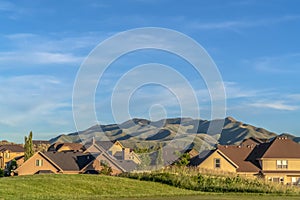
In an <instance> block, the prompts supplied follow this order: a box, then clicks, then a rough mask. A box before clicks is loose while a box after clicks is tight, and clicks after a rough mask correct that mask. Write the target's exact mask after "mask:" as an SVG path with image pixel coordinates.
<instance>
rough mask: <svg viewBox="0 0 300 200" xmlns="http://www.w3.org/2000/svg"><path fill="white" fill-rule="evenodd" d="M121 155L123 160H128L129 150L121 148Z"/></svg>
mask: <svg viewBox="0 0 300 200" xmlns="http://www.w3.org/2000/svg"><path fill="white" fill-rule="evenodd" d="M122 154H123V156H122V157H123V160H130V159H129V154H130V148H123V149H122Z"/></svg>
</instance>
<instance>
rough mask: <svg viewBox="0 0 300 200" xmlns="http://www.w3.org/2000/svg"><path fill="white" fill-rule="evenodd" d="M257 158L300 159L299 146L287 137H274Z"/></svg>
mask: <svg viewBox="0 0 300 200" xmlns="http://www.w3.org/2000/svg"><path fill="white" fill-rule="evenodd" d="M258 158H261V159H264V158H300V144H298V143H296V142H294V141H293V140H290V139H288V138H287V137H276V138H274V140H273V141H272V142H271V143H269V145H268V148H267V149H266V150H265V151H264V153H263V154H261V155H260V156H258Z"/></svg>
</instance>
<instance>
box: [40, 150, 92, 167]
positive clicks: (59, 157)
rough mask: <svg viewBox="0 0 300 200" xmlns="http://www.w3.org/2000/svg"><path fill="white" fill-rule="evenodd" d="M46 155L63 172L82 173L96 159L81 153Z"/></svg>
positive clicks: (52, 153) (50, 153)
mask: <svg viewBox="0 0 300 200" xmlns="http://www.w3.org/2000/svg"><path fill="white" fill-rule="evenodd" d="M44 154H45V155H46V156H47V157H48V158H49V159H51V160H52V161H53V162H54V163H55V164H57V165H58V166H59V167H60V168H61V169H62V170H63V171H80V170H81V169H82V168H84V167H85V166H86V165H87V164H89V163H90V162H91V161H93V160H94V159H95V157H94V156H93V155H92V154H84V153H81V152H46V153H44Z"/></svg>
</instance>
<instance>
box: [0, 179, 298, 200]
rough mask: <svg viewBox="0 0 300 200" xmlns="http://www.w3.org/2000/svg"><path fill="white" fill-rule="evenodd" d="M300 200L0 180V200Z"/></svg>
mask: <svg viewBox="0 0 300 200" xmlns="http://www.w3.org/2000/svg"><path fill="white" fill-rule="evenodd" d="M105 198H108V199H120V198H122V199H124V200H125V199H140V200H142V199H145V200H150V199H153V200H163V199H166V200H179V199H189V200H198V199H199V200H200V199H201V200H206V199H255V198H257V199H266V200H267V199H272V200H277V199H278V200H279V199H282V198H285V199H300V198H298V197H297V196H284V197H282V196H268V195H257V194H255V195H253V194H252V195H250V194H249V195H243V194H226V195H223V194H213V193H203V192H196V191H190V190H184V189H179V188H175V187H172V186H168V185H164V184H160V183H155V182H145V181H139V180H133V179H127V178H120V177H109V176H96V175H35V176H23V177H9V178H1V179H0V199H105Z"/></svg>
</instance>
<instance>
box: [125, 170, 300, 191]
mask: <svg viewBox="0 0 300 200" xmlns="http://www.w3.org/2000/svg"><path fill="white" fill-rule="evenodd" d="M122 176H125V177H128V178H132V179H137V180H143V181H152V182H159V183H164V184H167V185H171V186H175V187H178V188H183V189H189V190H194V191H202V192H226V193H228V192H234V193H236V192H239V193H265V194H291V195H299V194H300V189H299V188H297V187H290V186H284V185H280V184H273V183H266V182H264V181H263V180H258V179H249V178H245V177H239V176H236V175H234V174H229V173H224V174H221V173H220V174H212V173H208V172H206V173H205V172H203V171H199V170H198V169H191V168H186V167H185V168H177V167H175V168H170V169H164V170H160V171H154V172H144V173H128V174H123V175H122Z"/></svg>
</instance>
